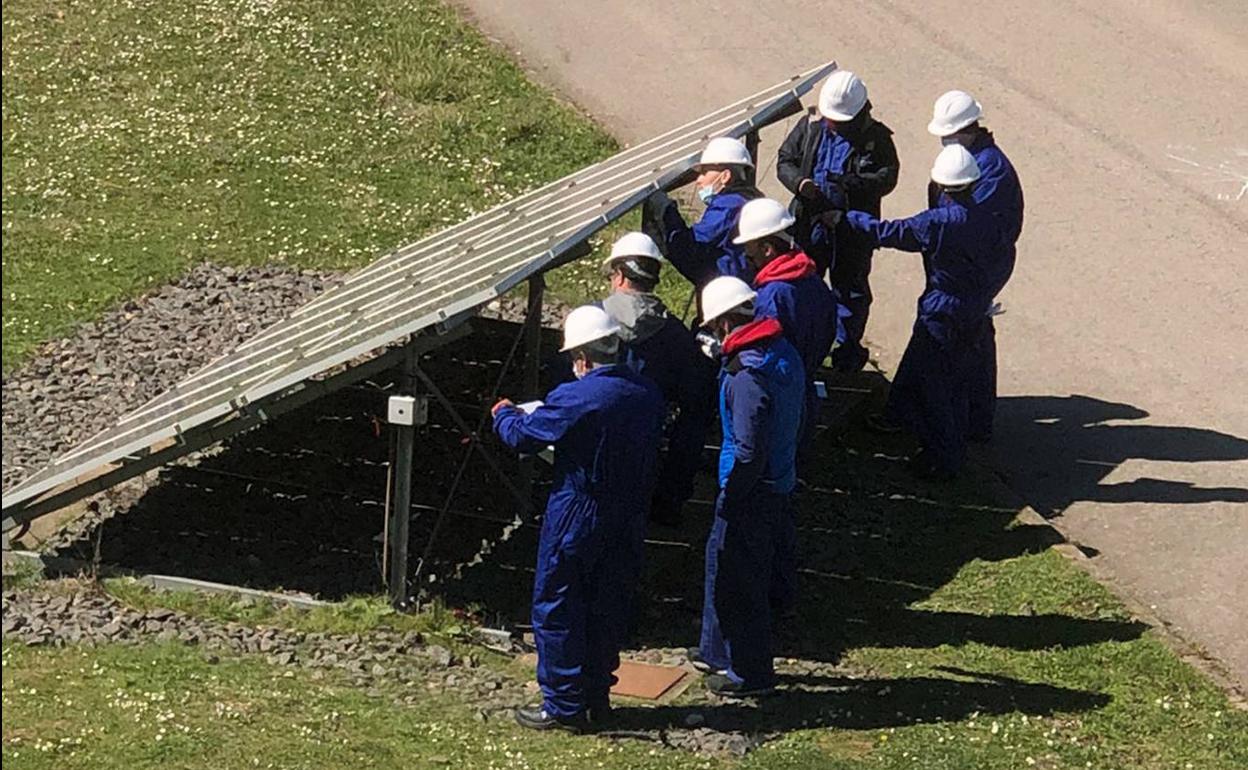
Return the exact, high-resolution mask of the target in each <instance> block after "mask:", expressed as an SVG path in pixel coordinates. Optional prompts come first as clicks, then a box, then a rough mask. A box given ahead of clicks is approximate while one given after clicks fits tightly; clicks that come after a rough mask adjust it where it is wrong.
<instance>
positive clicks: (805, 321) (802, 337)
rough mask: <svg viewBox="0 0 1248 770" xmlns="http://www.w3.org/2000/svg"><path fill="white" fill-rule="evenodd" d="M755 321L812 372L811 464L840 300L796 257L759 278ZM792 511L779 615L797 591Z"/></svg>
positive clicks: (806, 434) (779, 564)
mask: <svg viewBox="0 0 1248 770" xmlns="http://www.w3.org/2000/svg"><path fill="white" fill-rule="evenodd" d="M754 289H755V291H757V292H758V296H757V297H755V298H754V316H755V317H756V318H775V319H776V320H778V321H779V322H780V326H781V327H783V329H784V338H785V339H786V340H788V341H789V343H790V344H792V345H793V347H794V349H796V350H797V355H798V357H799V358H800V359H801V360H802V368H803V370H804V371H805V372H806V394H805V400H804V404H805V410H804V416H803V418H802V430H801V434H800V437H799V440H798V450H799V451H798V454H799V457H801V458H802V460H803V462H805V461H806V460H807V458H809V456H810V455H809V452H810V444H811V441H813V440H814V434H815V427H816V426H817V425H818V423H819V396H818V394H817V393H816V392H815V375H816V373H817V372H818V371H819V367H821V366H822V365H823V360H824V359H825V358H826V357H827V355H828V352H829V351H830V350H831V349H832V342H833V340H835V339H836V327H837V308H836V295H835V294H834V293H833V292H832V290H831V289H829V288H828V285H827V284H826V283H824V282H823V281H822V280H820V279H819V275H818V271H817V269H816V268H815V261H814V260H813V259H811V258H810V257H808V256H806V254H804V253H803V252H801V251H797V250H794V251H790V252H788V253H787V254H781V255H780V256H778V257H776V258H775V259H773V260H772V261H771V262H768V263H767V264H766V265H764V266H763V267H762V269H760V270H759V271H758V274H757V275H756V276H755V278H754ZM792 514H793V511H792V508H790V516H789V517H788V519H789V520H788V521H787V522H785V523H784V526H785V528H786V530H787V532H786V536H785V537H784V538H782V539H781V540H780V541H778V542H777V544H776V553H775V559H774V562H775V573H776V576H777V579H776V581H775V582H774V584H773V586H774V589H775V590H774V592H773V596H772V605H773V607H774V608H775V609H777V610H778V611H781V612H783V611H785V610H788V609H789V608H791V607H792V606H793V604H794V602H795V601H796V598H797V596H796V590H797V553H796V546H797V522H796V521H794V520H793V516H792Z"/></svg>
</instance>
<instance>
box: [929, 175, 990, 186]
mask: <svg viewBox="0 0 1248 770" xmlns="http://www.w3.org/2000/svg"><path fill="white" fill-rule="evenodd" d="M932 181H933V182H935V183H936V184H938V185H940V186H941V187H965V186H967V185H968V184H973V183H975V182H978V181H979V177H978V176H972V177H965V176H961V177H956V178H950V177H943V178H941V177H938V176H937V175H936V174H933V175H932Z"/></svg>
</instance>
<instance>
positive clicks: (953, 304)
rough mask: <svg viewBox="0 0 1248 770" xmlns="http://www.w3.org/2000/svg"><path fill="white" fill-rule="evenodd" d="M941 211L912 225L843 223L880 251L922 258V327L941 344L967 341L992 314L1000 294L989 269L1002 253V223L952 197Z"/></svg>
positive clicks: (856, 217) (860, 215)
mask: <svg viewBox="0 0 1248 770" xmlns="http://www.w3.org/2000/svg"><path fill="white" fill-rule="evenodd" d="M941 203H942V205H940V206H938V207H936V208H932V209H928V210H927V211H923V212H920V213H918V214H916V215H914V216H912V217H909V218H908V219H897V220H880V219H877V218H875V217H873V216H871V215H870V214H866V213H864V212H861V211H851V212H849V213H848V214H846V219H845V221H846V222H848V223H849V226H850V227H852V228H853V229H855V230H857V231H858V232H861V233H864V234H865V235H866V236H867V237H868V238H869V239H871V240H873V241H874V243H875V244H876V245H877V246H884V247H887V248H892V249H899V250H901V251H917V252H922V254H923V272H924V275H925V276H926V282H925V285H924V288H923V294H922V295H921V296H920V297H919V303H918V305H919V307H918V315H919V321H920V322H921V323H923V325H924V326H926V327H927V329H928V331H930V332H931V333H932V336H933V337H935V338H936V339H937V340H939V341H941V342H942V343H947V342H950V341H954V340H958V341H968V340H966V336H965V335H966V334H967V333H968V332H970V331H973V330H977V329H978V328H979V323H980V322H981V321H982V319H983V318H984V317H985V315H986V314H987V312H988V307H989V305H991V304H992V298H993V296H995V294H996V292H997V288H998V287H996V286H995V285H994V283H993V279H992V272H991V266H992V265H993V264H994V261H995V260H997V259H998V258H999V256H1000V254H1001V252H1002V250H1003V248H1004V242H1005V234H1004V231H1003V229H1002V227H1001V225H1000V222H999V219H998V217H996V216H995V215H994V214H993V213H992V212H990V211H988V210H986V209H985V208H984V207H982V206H979V205H976V204H974V203H972V204H971V205H970V206H969V207H968V206H965V205H963V204H961V203H959V202H957V201H954V200H952V199H951V198H949V197H948V196H942V197H941Z"/></svg>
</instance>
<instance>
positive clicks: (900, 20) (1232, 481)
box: [462, 0, 1248, 684]
mask: <svg viewBox="0 0 1248 770" xmlns="http://www.w3.org/2000/svg"><path fill="white" fill-rule="evenodd" d="M462 3H463V5H464V6H465V11H466V13H467V14H468V15H470V16H472V17H474V18H475V20H476V21H477V23H478V24H479V25H480V26H481V27H482V28H483V29H485V30H486V31H487V33H489V34H491V35H493V36H495V37H497V38H498V39H500V40H501V41H502V43H503V44H504V45H505V46H506V47H508V48H510V49H513V50H516V51H517V52H518V53H519V56H520V58H521V59H522V60H523V61H525V62H526V63H527V64H528V65H529V67H530V68H531V69H532V70H533V71H534V72H535V74H536V75H537V77H538V78H539V79H543V80H545V81H546V82H548V83H549V84H551V85H553V86H554V87H555V88H556V89H558V90H560V91H561V92H562V93H564V94H565V95H567V96H568V97H569V98H571V99H572V100H573V101H575V102H576V103H577V104H579V105H581V106H582V107H583V108H585V109H587V110H588V111H589V112H590V113H591V114H593V115H594V116H595V117H597V118H598V119H599V120H601V121H602V122H603V124H604V125H606V126H608V127H609V128H610V129H611V130H612V131H613V132H614V133H615V134H616V135H617V136H619V137H620V138H621V139H622V140H624V141H635V140H639V139H645V138H648V137H649V136H651V135H652V134H654V133H656V132H658V131H660V130H663V129H666V128H669V127H671V126H674V125H678V124H679V123H681V122H683V121H684V120H686V119H688V118H690V117H692V116H695V115H698V114H701V113H703V112H705V111H707V110H708V109H710V108H713V107H716V106H719V105H720V104H721V103H723V102H725V101H727V100H729V99H735V98H737V97H738V96H739V95H742V94H746V93H752V92H753V91H755V90H757V89H759V88H762V87H765V86H767V85H770V84H771V83H773V82H775V81H776V80H778V79H780V78H782V77H784V76H787V75H789V74H791V73H793V72H796V71H799V70H802V69H805V68H807V67H810V66H813V65H815V64H818V63H820V62H822V61H824V60H825V59H829V58H836V59H837V60H839V61H840V63H841V65H842V66H843V67H847V68H849V69H853V70H855V71H857V72H858V73H860V74H861V75H863V77H864V78H865V79H866V81H867V84H868V87H869V89H870V92H871V97H872V101H873V102H874V104H875V105H876V110H875V114H876V116H877V117H879V118H880V119H882V120H884V121H885V122H887V123H889V124H890V125H891V126H892V127H893V128H894V130H895V131H896V140H897V144H898V147H899V150H900V152H901V156H902V166H903V167H902V175H901V184H900V186H899V188H898V191H897V192H896V193H894V194H893V195H892V196H891V197H890V198H889V199H887V201H886V203H885V213H886V215H893V216H900V215H906V214H909V213H912V212H914V211H916V210H918V208H919V207H920V206H921V205H922V203H923V194H924V188H925V183H926V172H927V169H928V168H929V167H930V165H931V160H932V158H933V157H934V156H935V153H936V152H937V150H938V149H939V146H938V143H937V142H936V141H935V140H934V139H933V138H932V137H930V136H928V135H927V134H926V133H925V131H924V127H925V125H926V123H927V120H928V118H929V116H930V109H931V103H932V100H933V99H934V98H935V97H936V96H937V95H938V94H940V93H941V92H943V91H945V90H946V89H948V88H954V87H960V88H965V89H967V90H970V91H972V92H973V93H975V94H976V95H977V96H978V97H979V99H980V101H981V102H982V103H983V104H984V105H985V108H986V110H987V120H986V123H987V124H988V125H989V126H990V127H991V128H992V129H994V131H995V132H996V134H997V137H998V140H999V142H1000V143H1001V144H1002V146H1003V147H1004V148H1005V149H1006V151H1007V152H1008V153H1009V154H1010V156H1011V158H1012V159H1013V160H1014V162H1015V165H1016V166H1017V167H1018V169H1019V172H1020V174H1021V176H1022V179H1023V185H1024V188H1025V190H1026V194H1027V207H1028V209H1027V223H1026V228H1025V230H1024V232H1023V237H1022V241H1021V243H1020V256H1019V268H1018V270H1017V272H1016V273H1015V277H1014V280H1013V282H1012V283H1011V285H1010V286H1009V287H1008V288H1007V290H1006V292H1005V294H1004V296H1003V299H1004V301H1005V303H1006V306H1007V308H1008V311H1009V312H1008V314H1007V315H1006V316H1004V317H1003V318H1001V319H999V321H1000V322H999V326H998V329H999V339H1000V347H1001V357H1002V361H1003V371H1002V392H1003V393H1004V394H1006V395H1007V396H1009V398H1008V399H1006V400H1005V401H1004V402H1003V403H1002V405H1001V417H1002V419H1001V423H1000V424H999V433H1000V434H1001V435H1000V436H999V438H998V440H997V442H996V445H995V446H994V447H993V448H992V449H991V450H990V452H989V457H988V460H989V461H990V462H992V463H994V464H996V465H997V466H998V467H999V468H1000V469H1001V471H1002V473H1003V474H1004V475H1005V476H1006V478H1007V480H1008V481H1009V482H1010V484H1011V486H1012V487H1013V488H1014V489H1015V490H1016V491H1017V492H1018V493H1019V494H1020V496H1022V497H1023V498H1025V499H1026V500H1027V501H1028V502H1029V503H1031V504H1032V505H1033V506H1035V507H1036V508H1037V510H1040V511H1041V512H1042V513H1044V514H1045V515H1049V516H1058V517H1059V518H1058V519H1057V522H1058V524H1059V525H1060V526H1061V527H1062V528H1063V529H1064V530H1065V531H1066V532H1067V533H1068V534H1069V536H1070V537H1072V538H1074V539H1076V540H1078V541H1079V542H1081V543H1083V544H1085V545H1087V546H1091V547H1092V548H1095V549H1098V550H1099V551H1100V552H1101V555H1100V556H1098V557H1097V559H1096V561H1097V562H1098V563H1099V564H1100V565H1101V566H1102V568H1103V570H1104V571H1105V572H1106V573H1107V574H1109V575H1110V580H1111V582H1113V583H1114V584H1115V585H1116V586H1117V587H1118V588H1119V590H1121V591H1123V592H1124V593H1126V594H1128V595H1130V596H1131V597H1132V598H1134V599H1136V600H1138V601H1141V602H1143V603H1145V604H1146V605H1151V606H1152V607H1153V608H1154V610H1155V612H1156V613H1157V614H1158V615H1159V616H1161V617H1162V618H1164V619H1165V620H1166V621H1167V622H1169V623H1170V624H1172V626H1173V627H1174V628H1175V630H1177V631H1178V632H1179V633H1180V634H1182V635H1184V636H1186V637H1187V638H1188V639H1190V640H1192V641H1195V642H1197V643H1199V644H1201V645H1203V646H1205V647H1206V648H1207V649H1208V650H1209V651H1211V652H1212V653H1213V654H1214V655H1215V656H1217V657H1218V658H1220V659H1221V660H1222V661H1223V662H1224V663H1225V664H1226V665H1227V666H1228V667H1230V668H1231V669H1232V670H1233V672H1234V674H1235V675H1236V676H1238V678H1239V680H1240V683H1241V684H1245V683H1248V490H1246V489H1245V487H1248V441H1245V439H1244V437H1248V385H1246V383H1248V353H1246V351H1248V323H1246V321H1245V315H1244V313H1243V312H1242V311H1243V309H1244V307H1245V305H1246V304H1248V303H1246V301H1248V278H1246V277H1245V271H1248V260H1246V257H1248V192H1246V191H1248V96H1245V88H1244V82H1245V74H1246V72H1248V4H1245V3H1243V2H1241V1H1240V0H1200V1H1199V2H1181V0H1055V1H1054V2H1050V3H1021V2H1014V3H1009V4H1008V5H1009V6H1010V7H1009V8H1008V9H1007V8H1006V7H1005V6H1006V5H1007V4H1005V3H1002V4H991V3H989V4H986V6H987V7H984V6H985V4H980V7H977V8H976V9H975V16H974V18H967V17H966V16H965V15H964V11H965V9H966V8H967V6H966V4H964V3H958V2H954V0H925V1H924V2H919V1H918V0H907V1H901V0H893V1H891V2H890V1H889V0H885V1H884V2H874V1H873V2H862V1H861V0H859V1H857V2H847V3H837V4H836V5H835V6H833V5H831V4H827V3H820V2H814V1H813V0H773V1H772V2H769V3H765V4H759V3H755V2H744V1H742V0H719V1H718V2H714V3H711V2H683V3H667V2H661V1H660V0H633V2H629V3H618V2H609V1H608V0H583V1H582V2H579V3H567V2H562V1H561V0H526V1H525V2H523V3H517V2H514V0H462ZM998 6H1000V7H998ZM759 9H764V10H763V11H762V12H761V13H760V12H759ZM764 141H765V142H768V141H769V142H770V145H769V146H770V147H772V148H774V147H775V146H776V145H775V142H776V141H778V140H777V138H776V137H775V135H774V134H772V135H765V136H764ZM765 171H766V173H767V176H768V177H769V178H770V179H771V184H772V185H773V187H774V184H775V183H774V164H773V166H772V167H770V168H767V169H765ZM1237 196H1238V198H1237ZM875 276H876V278H875V287H876V295H877V300H876V306H875V310H874V314H873V316H872V321H871V325H870V327H869V329H868V335H869V337H870V338H871V340H872V343H873V347H874V349H875V351H876V353H877V354H878V357H879V361H880V363H881V365H882V366H884V367H885V368H886V369H891V368H892V367H893V366H895V364H896V361H897V358H898V356H899V355H900V352H901V350H902V348H903V347H904V345H905V342H906V339H907V335H908V331H909V326H910V324H911V322H912V320H913V301H914V297H915V296H916V295H917V293H918V290H919V288H920V286H921V278H922V276H921V268H920V267H919V264H918V260H917V258H914V257H911V256H909V255H901V254H897V253H894V252H883V253H882V254H881V255H879V256H877V258H876V269H875Z"/></svg>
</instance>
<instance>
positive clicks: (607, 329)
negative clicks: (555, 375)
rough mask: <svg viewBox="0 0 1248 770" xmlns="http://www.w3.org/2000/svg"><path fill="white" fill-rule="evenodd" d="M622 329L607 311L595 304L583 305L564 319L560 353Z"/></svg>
mask: <svg viewBox="0 0 1248 770" xmlns="http://www.w3.org/2000/svg"><path fill="white" fill-rule="evenodd" d="M619 330H620V327H619V326H617V325H616V323H615V321H612V320H611V316H609V315H607V311H605V310H603V309H602V308H600V307H595V306H594V305H582V306H581V307H578V308H577V309H576V310H573V311H572V312H571V313H568V317H567V318H565V319H564V320H563V347H561V348H559V352H560V353H566V352H567V351H569V350H572V349H573V348H579V347H581V346H582V345H588V344H589V343H591V342H593V341H594V340H600V339H603V338H605V337H610V336H611V335H613V334H615V333H616V332H618V331H619Z"/></svg>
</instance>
